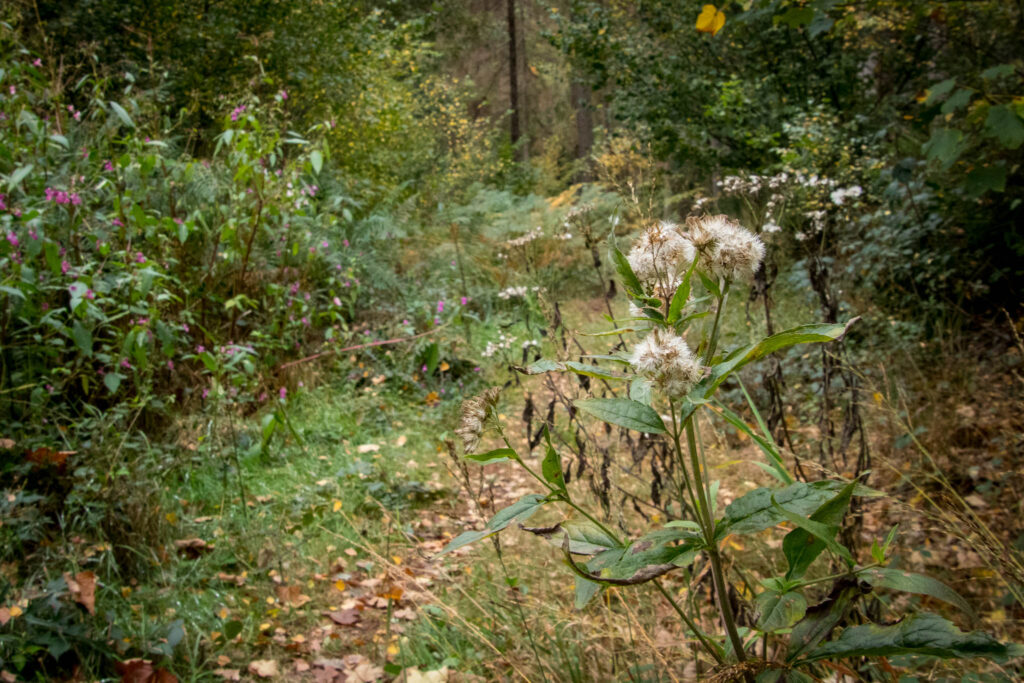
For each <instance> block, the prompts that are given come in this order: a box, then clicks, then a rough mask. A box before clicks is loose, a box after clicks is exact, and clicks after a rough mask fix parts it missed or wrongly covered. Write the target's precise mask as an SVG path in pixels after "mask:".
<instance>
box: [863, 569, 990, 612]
mask: <svg viewBox="0 0 1024 683" xmlns="http://www.w3.org/2000/svg"><path fill="white" fill-rule="evenodd" d="M857 577H858V578H859V579H860V580H861V581H866V582H867V583H870V584H871V585H872V586H874V587H875V588H889V589H892V590H897V591H902V592H904V593H915V594H917V595H928V596H930V597H933V598H936V599H938V600H942V601H943V602H948V603H949V604H951V605H954V606H955V607H957V608H958V609H960V610H961V611H963V612H964V613H966V614H968V615H970V616H971V617H972V618H973V617H975V613H974V609H973V608H972V607H971V605H970V604H969V603H968V602H967V601H966V600H964V599H963V597H962V596H961V595H960V594H959V593H957V592H956V591H955V590H953V589H952V588H950V587H949V586H947V585H946V584H944V583H942V582H941V581H937V580H935V579H933V578H931V577H928V576H924V575H922V574H913V573H911V572H905V571H901V570H899V569H894V568H892V567H876V568H874V569H868V570H867V571H863V572H858V573H857Z"/></svg>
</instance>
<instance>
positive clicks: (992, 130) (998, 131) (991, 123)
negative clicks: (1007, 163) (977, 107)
mask: <svg viewBox="0 0 1024 683" xmlns="http://www.w3.org/2000/svg"><path fill="white" fill-rule="evenodd" d="M985 130H986V131H987V132H988V134H989V135H990V136H991V137H994V138H996V139H997V140H999V142H1001V143H1002V145H1003V147H1005V148H1007V149H1017V148H1018V147H1020V145H1021V143H1022V142H1024V123H1021V120H1020V117H1019V116H1017V112H1015V111H1013V110H1012V109H1010V108H1009V107H1007V106H1006V105H1004V104H997V105H996V106H994V107H989V109H988V117H986V119H985Z"/></svg>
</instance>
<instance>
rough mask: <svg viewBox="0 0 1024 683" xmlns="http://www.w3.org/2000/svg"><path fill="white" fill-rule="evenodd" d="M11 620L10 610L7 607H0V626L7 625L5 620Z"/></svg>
mask: <svg viewBox="0 0 1024 683" xmlns="http://www.w3.org/2000/svg"><path fill="white" fill-rule="evenodd" d="M10 620H11V610H10V609H8V608H7V607H0V626H7V622H8V621H10Z"/></svg>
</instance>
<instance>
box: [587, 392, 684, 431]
mask: <svg viewBox="0 0 1024 683" xmlns="http://www.w3.org/2000/svg"><path fill="white" fill-rule="evenodd" d="M573 405H575V406H576V407H577V408H579V409H580V410H582V411H583V412H585V413H590V414H591V415H593V416H594V417H596V418H598V419H599V420H603V421H605V422H607V423H609V424H613V425H618V426H619V427H625V428H626V429H632V430H633V431H636V432H645V433H647V434H664V433H665V423H664V422H662V421H661V417H660V416H659V415H658V413H656V412H654V409H653V408H651V407H650V406H648V405H644V404H643V403H640V402H639V401H633V400H631V399H628V398H588V399H581V400H577V401H575V402H574V403H573Z"/></svg>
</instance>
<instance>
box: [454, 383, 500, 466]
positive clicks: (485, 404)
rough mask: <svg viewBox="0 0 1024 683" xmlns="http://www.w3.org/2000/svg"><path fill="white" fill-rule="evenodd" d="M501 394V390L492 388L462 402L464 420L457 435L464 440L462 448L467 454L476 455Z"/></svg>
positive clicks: (456, 431)
mask: <svg viewBox="0 0 1024 683" xmlns="http://www.w3.org/2000/svg"><path fill="white" fill-rule="evenodd" d="M500 393H501V389H500V388H498V387H491V388H490V389H487V390H486V391H484V393H482V394H480V395H479V396H474V397H473V398H470V399H467V400H465V401H463V402H462V418H461V420H460V421H459V426H458V428H456V429H455V433H456V434H458V435H459V436H460V437H461V438H462V446H463V448H464V449H465V452H466V453H475V452H476V449H477V448H478V447H479V446H480V438H481V437H482V436H483V433H484V426H485V425H486V423H487V420H488V419H489V418H490V417H491V414H492V413H493V412H494V407H495V406H496V405H497V404H498V395H499V394H500Z"/></svg>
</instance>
